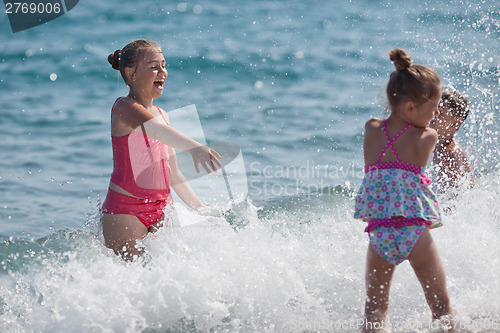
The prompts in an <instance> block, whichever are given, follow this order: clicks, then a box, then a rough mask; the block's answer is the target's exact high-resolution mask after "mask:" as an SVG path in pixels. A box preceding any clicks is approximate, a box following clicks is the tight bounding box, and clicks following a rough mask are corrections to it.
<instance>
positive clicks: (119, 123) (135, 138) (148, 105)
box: [101, 40, 221, 260]
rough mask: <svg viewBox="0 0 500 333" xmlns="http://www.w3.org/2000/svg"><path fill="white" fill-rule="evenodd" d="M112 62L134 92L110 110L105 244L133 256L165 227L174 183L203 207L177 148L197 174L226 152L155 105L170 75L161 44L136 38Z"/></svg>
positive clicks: (214, 166) (111, 57)
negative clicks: (184, 130) (186, 131)
mask: <svg viewBox="0 0 500 333" xmlns="http://www.w3.org/2000/svg"><path fill="white" fill-rule="evenodd" d="M108 61H109V63H110V64H111V66H112V67H113V68H114V69H116V70H119V71H120V73H121V76H122V77H123V80H124V81H125V83H126V84H127V85H128V86H129V88H130V90H129V94H128V95H127V96H126V97H119V98H118V99H117V100H116V101H115V103H114V104H113V107H112V110H111V140H112V146H113V173H112V174H111V180H110V184H109V190H108V194H107V196H106V199H105V200H104V203H103V205H102V208H101V211H102V213H103V216H102V219H101V221H102V229H103V235H104V240H105V243H106V246H107V247H109V248H111V249H113V250H114V252H115V253H116V254H117V255H121V256H122V257H123V258H124V259H127V260H131V259H133V257H134V256H136V255H138V254H140V253H141V252H142V249H140V248H138V247H137V246H136V243H137V241H138V240H140V239H143V238H144V237H145V236H147V235H148V234H149V233H150V232H154V231H155V230H156V229H157V228H159V227H160V226H161V224H162V221H163V220H164V218H165V215H164V212H163V209H164V208H165V207H166V206H167V205H169V204H171V203H172V199H171V198H170V187H172V188H173V189H174V190H175V192H176V194H177V195H178V196H179V198H181V199H182V201H184V202H185V203H186V204H187V205H188V206H189V207H190V208H192V209H195V210H196V209H200V208H201V207H203V203H202V202H201V201H200V199H199V198H198V197H197V196H196V194H195V193H194V192H193V190H192V188H191V187H190V185H189V183H187V181H186V179H185V178H184V176H183V175H182V173H181V172H180V170H179V169H178V167H177V161H176V155H175V150H174V148H175V149H179V150H182V151H185V152H187V153H189V154H191V155H192V158H193V161H194V165H195V169H196V171H197V172H199V171H200V168H199V166H200V165H201V166H202V167H203V168H204V169H205V170H206V172H207V173H210V172H211V170H213V171H216V170H217V168H218V167H220V166H221V163H220V161H219V159H221V156H220V155H219V154H218V153H217V152H216V151H214V150H212V149H210V148H208V147H205V146H203V145H201V144H200V143H198V142H196V141H194V140H192V139H190V138H188V137H186V136H184V135H183V134H181V133H179V132H178V131H176V130H175V129H173V128H172V127H170V124H169V119H168V115H167V113H166V112H165V111H163V110H162V109H161V108H159V107H157V106H155V105H153V99H155V98H158V97H160V96H161V95H162V93H163V88H164V85H165V80H166V78H167V76H168V73H167V71H166V69H165V58H164V56H163V53H162V50H161V48H160V46H159V45H158V44H157V43H155V42H152V41H147V40H136V41H133V42H131V43H129V44H127V45H126V46H125V47H124V48H123V49H122V50H117V51H116V52H115V53H114V54H110V55H109V57H108Z"/></svg>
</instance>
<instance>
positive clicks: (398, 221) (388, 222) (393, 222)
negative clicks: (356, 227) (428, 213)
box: [365, 217, 432, 232]
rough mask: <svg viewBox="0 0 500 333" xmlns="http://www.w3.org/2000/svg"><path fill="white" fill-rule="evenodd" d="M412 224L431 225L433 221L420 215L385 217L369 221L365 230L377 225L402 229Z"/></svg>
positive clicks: (372, 228) (367, 230) (373, 228)
mask: <svg viewBox="0 0 500 333" xmlns="http://www.w3.org/2000/svg"><path fill="white" fill-rule="evenodd" d="M411 225H426V226H429V227H430V226H431V225H432V222H431V221H426V220H424V219H422V218H419V217H415V218H409V217H393V218H385V219H373V220H369V221H368V226H367V227H366V228H365V232H370V231H373V230H375V229H376V228H377V227H383V228H394V229H401V228H403V227H408V226H411Z"/></svg>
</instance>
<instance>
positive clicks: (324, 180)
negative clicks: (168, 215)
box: [0, 0, 500, 332]
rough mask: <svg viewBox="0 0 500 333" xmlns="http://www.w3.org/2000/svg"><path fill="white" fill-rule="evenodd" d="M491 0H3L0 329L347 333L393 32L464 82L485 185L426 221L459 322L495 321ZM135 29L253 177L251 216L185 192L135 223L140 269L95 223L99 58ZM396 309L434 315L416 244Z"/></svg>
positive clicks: (469, 143)
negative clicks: (10, 16)
mask: <svg viewBox="0 0 500 333" xmlns="http://www.w3.org/2000/svg"><path fill="white" fill-rule="evenodd" d="M499 5H500V3H499V2H498V1H480V2H477V1H468V2H467V1H451V2H450V1H417V2H415V1H398V2H389V3H387V2H379V1H368V0H366V1H330V2H326V1H308V2H300V1H228V2H218V1H214V0H210V1H204V2H203V3H201V2H200V3H191V2H189V3H160V2H157V1H141V2H140V3H139V2H136V1H120V2H119V3H110V2H98V1H85V2H80V3H79V4H78V5H77V6H76V7H75V8H74V9H73V10H71V11H70V12H69V13H68V14H66V15H64V16H62V17H60V18H58V19H56V20H54V21H51V22H49V23H47V24H43V25H41V26H38V27H35V28H32V29H29V30H26V31H23V32H18V33H15V34H13V33H12V32H11V30H10V26H9V23H8V21H7V16H6V15H5V14H0V17H2V18H1V19H0V36H1V40H2V43H0V73H1V75H0V96H1V98H0V114H1V115H2V121H1V122H0V142H1V143H0V147H1V149H0V238H1V240H0V241H1V243H0V281H1V283H0V330H1V331H2V332H55V331H57V332H165V331H170V332H176V331H181V332H183V331H190V332H195V331H200V332H204V331H210V330H211V331H215V332H223V331H229V332H234V331H241V332H301V331H307V330H310V331H332V332H340V331H355V326H356V324H357V323H358V321H359V320H360V319H361V318H362V310H363V303H364V278H363V276H364V259H365V258H364V256H365V250H366V245H367V237H366V235H364V234H363V225H362V224H361V223H359V222H358V221H355V220H353V219H352V217H351V215H352V207H353V193H354V192H355V191H356V190H357V188H358V186H359V184H360V183H361V178H362V164H363V161H362V131H363V125H364V122H365V121H366V120H367V119H368V118H369V117H371V116H383V115H384V107H385V99H384V89H385V84H386V82H387V79H388V74H389V72H390V71H392V69H393V65H392V64H391V63H390V61H389V60H388V55H387V54H388V52H389V51H390V50H391V49H392V48H394V47H402V48H404V49H406V50H407V52H408V53H409V54H410V56H411V57H412V58H413V60H414V62H416V63H421V64H425V65H429V66H432V67H433V68H435V69H436V70H437V71H438V72H439V74H440V75H441V77H442V80H443V83H444V84H445V86H447V87H448V88H454V89H457V90H459V91H460V92H462V93H463V94H465V95H466V96H467V98H468V99H469V101H470V105H471V110H472V112H471V115H470V118H469V119H468V120H467V121H466V123H465V124H464V126H463V128H462V129H461V130H460V133H459V137H458V138H459V141H460V142H461V144H462V145H463V146H464V147H465V148H466V149H467V151H468V153H469V157H470V159H471V162H472V164H473V166H474V169H475V175H476V178H477V186H476V187H475V188H474V189H472V190H464V191H461V192H460V193H459V196H458V197H457V199H456V200H455V202H453V203H450V202H445V201H443V205H454V206H455V207H456V209H455V211H454V213H452V214H451V215H447V216H446V217H445V219H444V224H445V226H444V227H443V228H440V229H437V230H435V231H433V237H434V239H435V241H436V244H437V246H438V248H439V251H440V254H441V257H442V260H443V263H444V266H445V270H446V273H447V276H448V287H449V292H450V296H451V298H452V303H453V306H454V307H455V309H456V310H457V312H458V314H459V317H460V318H461V321H460V327H459V328H460V329H461V330H462V331H464V332H496V331H499V330H500V315H499V314H500V301H499V300H500V285H499V281H500V270H499V269H498V267H499V261H498V260H499V259H498V258H500V246H499V242H498V240H497V237H496V236H497V235H498V234H499V232H500V222H499V217H500V211H499V208H498V198H499V192H500V186H499V183H500V177H499V173H498V171H499V168H500V158H499V153H498V137H499V133H498V128H499V125H500V124H499V120H498V116H499V103H498V93H499V80H500V74H499V63H500V58H499V55H498V50H499V47H500V39H499V37H500V9H499ZM135 38H147V39H153V40H156V41H158V42H159V43H160V44H161V45H162V47H163V51H164V54H165V57H166V60H167V70H168V72H169V78H168V80H167V84H166V89H165V91H164V95H163V96H162V97H161V98H160V99H158V100H157V104H158V105H159V106H160V107H162V108H163V109H165V110H167V111H170V110H175V109H178V108H181V107H184V106H187V105H192V104H194V105H196V109H197V114H198V116H199V119H200V123H201V126H202V128H203V131H204V135H205V138H206V139H207V140H208V141H221V142H230V143H234V144H237V145H238V146H239V147H240V148H241V155H240V163H242V164H240V165H238V166H237V169H238V171H239V172H240V173H243V176H244V177H243V180H245V179H244V178H245V177H246V181H243V185H242V181H241V179H239V181H237V179H236V178H237V177H234V178H232V179H231V182H230V183H231V188H232V191H233V192H234V193H233V194H234V196H235V197H236V198H237V201H242V200H243V204H241V205H240V206H241V207H242V208H240V209H235V213H236V215H237V216H236V218H237V219H239V220H241V219H244V222H245V224H246V226H245V227H243V228H240V229H238V231H237V232H236V231H234V229H233V228H232V227H231V226H230V225H229V224H228V223H227V222H226V220H225V219H223V218H207V217H200V216H197V215H194V214H192V213H190V212H188V211H186V210H185V209H184V208H183V206H182V205H181V204H176V208H177V219H178V222H179V223H178V225H182V226H183V227H180V226H178V227H172V228H169V229H165V230H162V231H161V232H160V233H159V234H157V235H155V236H154V237H151V238H148V239H147V240H146V241H145V242H146V243H147V247H148V251H149V252H150V256H151V258H150V261H149V263H148V264H147V265H145V266H143V265H141V264H140V263H137V264H135V263H134V264H125V263H123V262H122V261H121V260H119V259H118V258H116V257H115V256H114V255H113V254H112V253H110V251H109V250H108V249H106V248H105V247H104V246H103V244H102V240H101V237H100V236H99V230H98V223H97V221H98V217H97V216H98V206H99V204H100V202H101V201H102V199H103V197H104V196H105V194H106V188H107V184H108V181H109V175H110V172H111V167H112V161H111V144H110V137H109V136H110V134H109V112H110V108H111V105H112V104H113V102H114V100H115V99H116V97H118V96H121V95H124V94H126V93H127V90H126V87H125V85H124V84H123V82H122V81H121V79H120V78H119V77H118V75H117V73H116V71H114V70H112V69H111V66H109V64H108V63H107V55H108V54H109V53H111V52H113V51H114V50H115V49H117V48H121V47H123V46H124V45H125V44H126V43H128V42H129V41H131V40H132V39H135ZM181 122H182V119H179V123H181ZM173 126H174V127H175V126H176V125H175V122H174V123H173ZM228 169H230V167H229V166H228ZM240 178H241V174H240ZM207 184H208V185H207ZM211 184H212V183H211V182H210V181H209V180H207V181H204V178H200V179H198V180H197V182H196V184H195V187H196V190H197V192H198V194H199V196H200V197H201V198H202V199H203V200H205V201H213V202H214V203H215V204H216V205H218V206H219V207H220V208H221V209H226V208H227V205H228V202H227V201H228V199H227V193H224V192H223V191H215V190H214V187H212V185H211ZM245 198H248V200H249V201H250V203H247V204H245V202H246V201H244V200H245ZM240 206H237V207H240ZM389 320H390V322H391V323H392V324H393V325H394V327H393V330H392V331H394V332H415V331H417V332H427V331H429V330H430V331H432V330H433V329H434V328H433V327H432V326H429V325H430V312H429V310H428V308H427V306H426V304H425V301H424V298H423V294H422V292H421V290H420V286H419V285H418V282H417V280H416V278H415V277H414V275H413V273H412V272H411V269H410V267H409V265H408V264H407V263H404V264H402V265H401V266H400V267H398V270H397V272H396V275H395V278H394V283H393V287H392V294H391V305H390V315H389ZM495 325H496V326H495Z"/></svg>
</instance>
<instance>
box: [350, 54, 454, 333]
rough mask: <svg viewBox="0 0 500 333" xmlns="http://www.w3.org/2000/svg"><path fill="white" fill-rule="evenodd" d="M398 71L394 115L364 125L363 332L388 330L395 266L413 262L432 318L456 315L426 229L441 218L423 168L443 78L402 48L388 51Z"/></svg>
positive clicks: (391, 91)
mask: <svg viewBox="0 0 500 333" xmlns="http://www.w3.org/2000/svg"><path fill="white" fill-rule="evenodd" d="M390 59H391V60H392V61H393V62H394V65H395V66H396V71H395V72H393V73H392V74H391V76H390V79H389V83H388V85H387V97H388V100H389V105H390V109H391V114H390V116H389V117H388V118H387V119H377V118H372V119H370V120H369V121H368V122H367V123H366V125H365V138H364V159H365V177H364V179H363V183H362V185H361V188H360V190H359V193H358V196H357V198H356V203H355V213H354V217H355V218H358V219H362V220H364V221H366V222H367V223H368V225H367V227H366V229H365V231H366V232H368V235H369V239H370V244H369V245H368V253H367V264H366V291H367V298H366V304H365V319H366V322H365V331H375V329H374V328H380V327H383V324H384V320H385V317H386V314H387V310H388V305H389V290H390V284H391V279H392V276H393V273H394V269H395V267H396V265H398V264H399V263H401V262H403V261H404V260H406V259H408V261H409V262H410V264H411V266H412V267H413V269H414V271H415V274H416V275H417V278H418V279H419V281H420V283H421V285H422V287H423V290H424V294H425V297H426V299H427V303H428V304H429V306H430V308H431V311H432V317H433V318H434V319H437V318H440V317H442V316H444V315H447V314H450V313H451V312H452V310H451V307H450V301H449V297H448V292H447V289H446V277H445V274H444V270H443V267H442V265H441V261H440V259H439V255H438V252H437V249H436V246H435V244H434V242H433V240H432V238H431V235H430V233H429V229H432V228H436V227H439V226H441V215H440V212H439V209H438V203H437V201H436V197H435V195H434V193H432V191H431V189H430V188H429V185H430V183H431V181H430V180H429V178H427V176H426V175H425V166H426V164H427V161H428V160H429V157H430V155H431V154H432V151H433V150H434V147H435V145H436V142H437V133H436V131H435V130H433V129H431V128H429V123H430V122H431V120H432V119H433V118H434V117H436V116H437V115H438V114H439V111H438V104H439V101H440V98H441V91H442V86H441V81H440V79H439V77H438V75H437V74H436V72H435V71H434V70H432V69H430V68H428V67H426V66H421V65H412V63H411V60H410V57H408V56H407V54H406V53H405V52H404V51H403V50H401V49H395V50H393V51H391V53H390Z"/></svg>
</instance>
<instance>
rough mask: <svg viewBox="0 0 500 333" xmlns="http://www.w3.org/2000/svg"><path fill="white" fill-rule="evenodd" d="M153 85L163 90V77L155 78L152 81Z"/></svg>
mask: <svg viewBox="0 0 500 333" xmlns="http://www.w3.org/2000/svg"><path fill="white" fill-rule="evenodd" d="M154 85H155V87H156V88H158V89H160V90H163V86H164V85H165V79H163V80H156V81H155V82H154Z"/></svg>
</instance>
